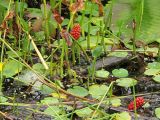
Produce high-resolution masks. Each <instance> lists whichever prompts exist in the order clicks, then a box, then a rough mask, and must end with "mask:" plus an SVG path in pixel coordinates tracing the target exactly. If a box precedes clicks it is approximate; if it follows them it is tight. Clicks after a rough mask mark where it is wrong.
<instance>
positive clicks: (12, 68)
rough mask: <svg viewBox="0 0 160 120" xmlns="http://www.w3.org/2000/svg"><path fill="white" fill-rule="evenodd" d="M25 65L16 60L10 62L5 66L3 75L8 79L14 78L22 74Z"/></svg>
mask: <svg viewBox="0 0 160 120" xmlns="http://www.w3.org/2000/svg"><path fill="white" fill-rule="evenodd" d="M22 67H23V65H22V64H21V63H20V62H17V61H15V60H9V61H8V62H7V63H5V64H4V68H3V75H4V76H6V77H12V76H14V75H16V74H17V73H19V72H21V70H22Z"/></svg>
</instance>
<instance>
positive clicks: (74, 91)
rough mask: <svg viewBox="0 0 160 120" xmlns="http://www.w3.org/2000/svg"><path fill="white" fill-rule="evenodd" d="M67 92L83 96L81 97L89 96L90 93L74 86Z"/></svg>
mask: <svg viewBox="0 0 160 120" xmlns="http://www.w3.org/2000/svg"><path fill="white" fill-rule="evenodd" d="M67 91H68V92H69V93H72V94H74V95H77V96H81V97H84V96H87V95H88V91H87V90H86V89H85V88H83V87H80V86H74V87H73V88H69V89H68V90H67Z"/></svg>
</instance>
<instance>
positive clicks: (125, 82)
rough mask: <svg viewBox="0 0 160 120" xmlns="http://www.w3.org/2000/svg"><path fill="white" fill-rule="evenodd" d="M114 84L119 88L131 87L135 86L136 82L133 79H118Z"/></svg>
mask: <svg viewBox="0 0 160 120" xmlns="http://www.w3.org/2000/svg"><path fill="white" fill-rule="evenodd" d="M116 83H117V85H118V86H121V87H131V86H133V85H136V84H137V80H135V79H133V78H120V79H117V80H116Z"/></svg>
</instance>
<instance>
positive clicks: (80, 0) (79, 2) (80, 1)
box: [69, 0, 84, 13]
mask: <svg viewBox="0 0 160 120" xmlns="http://www.w3.org/2000/svg"><path fill="white" fill-rule="evenodd" d="M83 8H84V1H83V0H77V2H75V3H73V4H71V6H70V8H69V9H70V11H71V12H72V13H76V12H77V11H80V10H82V9H83Z"/></svg>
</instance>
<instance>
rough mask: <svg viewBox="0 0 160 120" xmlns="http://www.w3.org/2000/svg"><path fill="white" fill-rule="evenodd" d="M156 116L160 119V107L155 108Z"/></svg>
mask: <svg viewBox="0 0 160 120" xmlns="http://www.w3.org/2000/svg"><path fill="white" fill-rule="evenodd" d="M155 114H156V117H157V118H159V119H160V108H156V109H155Z"/></svg>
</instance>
